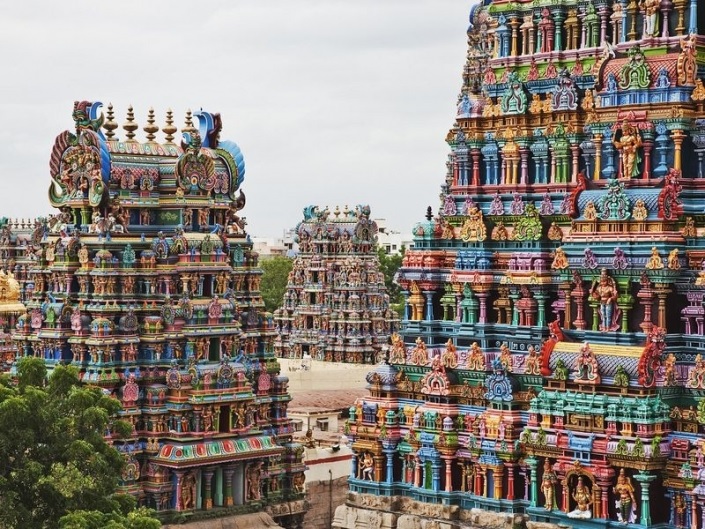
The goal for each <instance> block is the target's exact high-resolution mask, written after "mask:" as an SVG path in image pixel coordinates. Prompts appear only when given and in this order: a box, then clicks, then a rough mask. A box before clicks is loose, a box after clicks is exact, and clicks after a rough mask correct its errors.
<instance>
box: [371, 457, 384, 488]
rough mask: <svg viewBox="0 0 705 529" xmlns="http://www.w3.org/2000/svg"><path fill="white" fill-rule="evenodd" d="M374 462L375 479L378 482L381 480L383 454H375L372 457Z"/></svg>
mask: <svg viewBox="0 0 705 529" xmlns="http://www.w3.org/2000/svg"><path fill="white" fill-rule="evenodd" d="M372 459H373V460H374V462H375V481H377V482H380V481H382V469H383V463H384V456H381V455H379V454H378V455H375V456H374V457H373V458H372Z"/></svg>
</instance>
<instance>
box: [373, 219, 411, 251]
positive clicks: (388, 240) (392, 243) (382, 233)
mask: <svg viewBox="0 0 705 529" xmlns="http://www.w3.org/2000/svg"><path fill="white" fill-rule="evenodd" d="M375 222H376V223H377V227H378V228H379V232H378V233H377V246H378V247H379V248H382V249H384V253H386V254H389V255H394V254H397V255H398V254H400V253H401V251H402V248H405V249H406V250H408V249H410V248H413V247H414V236H413V234H412V233H411V232H408V233H401V232H399V231H396V230H392V229H391V228H389V227H388V226H387V221H386V219H375Z"/></svg>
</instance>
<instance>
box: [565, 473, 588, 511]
mask: <svg viewBox="0 0 705 529" xmlns="http://www.w3.org/2000/svg"><path fill="white" fill-rule="evenodd" d="M572 497H573V500H575V503H576V506H575V509H573V510H572V511H570V512H569V513H568V518H592V510H591V509H590V506H591V505H592V494H591V493H590V488H589V487H588V486H587V485H585V484H584V483H583V477H582V476H579V477H578V482H577V484H576V485H575V490H574V491H573V494H572Z"/></svg>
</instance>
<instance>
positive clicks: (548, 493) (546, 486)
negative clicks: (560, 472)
mask: <svg viewBox="0 0 705 529" xmlns="http://www.w3.org/2000/svg"><path fill="white" fill-rule="evenodd" d="M556 483H558V478H557V477H556V473H555V472H554V471H553V467H552V466H551V462H550V461H549V460H548V459H546V460H545V461H544V462H543V477H542V478H541V492H543V496H544V498H545V499H546V503H544V507H545V508H546V510H547V511H551V510H553V509H555V508H556Z"/></svg>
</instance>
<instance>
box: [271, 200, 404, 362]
mask: <svg viewBox="0 0 705 529" xmlns="http://www.w3.org/2000/svg"><path fill="white" fill-rule="evenodd" d="M295 231H296V237H297V242H298V243H299V254H298V255H297V257H296V258H295V259H294V265H293V269H292V271H291V273H290V274H289V279H288V284H287V290H286V293H285V295H284V300H283V306H282V308H280V309H278V310H277V311H275V313H274V321H275V325H276V330H277V333H278V335H277V338H276V340H275V343H274V350H275V351H276V353H277V356H279V357H281V358H303V357H305V356H307V355H308V356H310V357H311V358H313V359H316V360H325V361H328V362H351V363H358V364H360V363H366V364H373V363H376V362H377V361H378V355H379V353H380V351H381V350H382V348H383V347H385V346H386V345H387V343H388V341H389V337H390V335H391V334H392V333H393V332H394V331H395V330H397V329H398V326H399V318H398V316H397V315H396V313H395V312H394V311H393V310H392V309H391V308H390V306H389V296H388V294H387V290H386V287H385V285H384V275H383V274H382V272H380V270H379V260H378V258H377V247H376V243H377V231H378V228H377V223H375V221H374V220H370V207H369V206H357V207H356V208H355V210H349V209H348V207H347V206H345V208H344V209H343V211H341V210H340V208H339V207H336V208H335V211H333V212H332V213H331V212H330V211H329V210H328V208H325V209H323V210H321V209H320V208H318V207H317V206H309V207H307V208H305V209H304V220H303V221H302V222H299V224H298V225H297V226H296V230H295Z"/></svg>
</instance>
